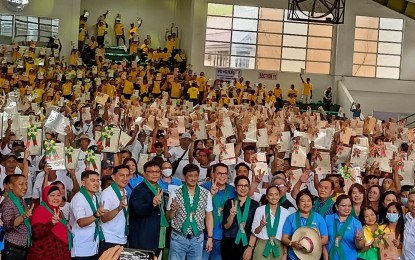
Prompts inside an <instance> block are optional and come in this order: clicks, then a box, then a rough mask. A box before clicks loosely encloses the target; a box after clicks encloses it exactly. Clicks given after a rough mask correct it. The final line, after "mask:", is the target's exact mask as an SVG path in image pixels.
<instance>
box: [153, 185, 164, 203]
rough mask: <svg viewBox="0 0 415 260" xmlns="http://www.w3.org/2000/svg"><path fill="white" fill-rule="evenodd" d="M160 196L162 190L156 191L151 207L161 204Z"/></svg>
mask: <svg viewBox="0 0 415 260" xmlns="http://www.w3.org/2000/svg"><path fill="white" fill-rule="evenodd" d="M162 196H163V190H162V189H159V190H158V191H157V195H156V196H154V198H153V206H154V207H155V206H158V205H160V204H161V200H162Z"/></svg>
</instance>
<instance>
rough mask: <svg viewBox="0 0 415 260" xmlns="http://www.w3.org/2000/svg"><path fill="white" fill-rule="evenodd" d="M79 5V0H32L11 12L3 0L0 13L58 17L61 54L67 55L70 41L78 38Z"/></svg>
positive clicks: (0, 4)
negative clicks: (18, 9)
mask: <svg viewBox="0 0 415 260" xmlns="http://www.w3.org/2000/svg"><path fill="white" fill-rule="evenodd" d="M80 6H81V0H32V1H30V3H29V5H28V6H27V7H26V8H25V9H24V10H23V11H22V12H12V11H10V10H9V9H8V8H7V7H6V6H5V3H4V1H1V3H0V13H2V14H15V15H28V16H29V15H32V16H38V17H49V18H59V38H60V39H61V42H62V55H63V56H65V57H69V53H70V49H71V41H74V42H77V40H78V21H79V16H80V14H79V10H80Z"/></svg>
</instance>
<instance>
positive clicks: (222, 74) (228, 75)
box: [216, 68, 242, 81]
mask: <svg viewBox="0 0 415 260" xmlns="http://www.w3.org/2000/svg"><path fill="white" fill-rule="evenodd" d="M240 77H242V71H241V70H236V69H221V68H217V69H216V79H220V80H224V81H231V80H233V79H235V78H238V79H239V78H240Z"/></svg>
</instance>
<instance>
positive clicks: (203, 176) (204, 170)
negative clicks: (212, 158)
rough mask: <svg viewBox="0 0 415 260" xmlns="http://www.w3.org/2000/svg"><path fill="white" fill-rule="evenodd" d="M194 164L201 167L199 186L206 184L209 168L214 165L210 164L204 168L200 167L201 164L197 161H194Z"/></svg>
mask: <svg viewBox="0 0 415 260" xmlns="http://www.w3.org/2000/svg"><path fill="white" fill-rule="evenodd" d="M193 164H194V165H197V167H199V184H200V183H203V182H205V179H206V176H207V170H208V167H209V166H211V165H212V164H211V163H209V165H208V167H202V166H200V163H199V162H198V161H197V160H196V159H193Z"/></svg>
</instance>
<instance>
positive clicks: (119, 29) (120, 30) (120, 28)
mask: <svg viewBox="0 0 415 260" xmlns="http://www.w3.org/2000/svg"><path fill="white" fill-rule="evenodd" d="M114 31H115V35H116V36H121V35H124V25H123V24H122V23H116V24H115V26H114Z"/></svg>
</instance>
